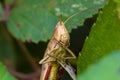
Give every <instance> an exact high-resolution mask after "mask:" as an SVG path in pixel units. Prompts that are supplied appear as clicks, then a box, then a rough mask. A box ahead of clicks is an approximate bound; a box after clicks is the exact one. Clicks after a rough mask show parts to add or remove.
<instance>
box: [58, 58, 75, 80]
mask: <svg viewBox="0 0 120 80" xmlns="http://www.w3.org/2000/svg"><path fill="white" fill-rule="evenodd" d="M57 62H58V63H59V64H60V65H61V66H62V67H63V68H64V69H65V70H66V71H67V72H68V74H69V75H70V76H71V78H72V79H73V80H76V74H75V70H74V68H73V67H72V66H71V65H70V64H67V63H66V62H64V61H61V60H57Z"/></svg>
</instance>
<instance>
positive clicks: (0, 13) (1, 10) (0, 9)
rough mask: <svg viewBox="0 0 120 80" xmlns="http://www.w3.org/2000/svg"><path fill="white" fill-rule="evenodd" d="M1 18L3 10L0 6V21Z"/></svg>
mask: <svg viewBox="0 0 120 80" xmlns="http://www.w3.org/2000/svg"><path fill="white" fill-rule="evenodd" d="M2 17H3V9H2V6H1V4H0V20H1V19H2Z"/></svg>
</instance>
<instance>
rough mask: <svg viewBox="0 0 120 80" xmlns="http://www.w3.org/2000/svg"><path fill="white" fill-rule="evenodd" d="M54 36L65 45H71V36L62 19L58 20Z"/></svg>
mask: <svg viewBox="0 0 120 80" xmlns="http://www.w3.org/2000/svg"><path fill="white" fill-rule="evenodd" d="M54 38H55V39H56V40H57V41H60V42H61V43H62V44H63V45H65V46H68V45H69V40H70V36H69V33H68V31H67V29H66V28H65V25H64V23H63V22H62V21H60V22H58V23H57V25H56V27H55V30H54Z"/></svg>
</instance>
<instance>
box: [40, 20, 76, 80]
mask: <svg viewBox="0 0 120 80" xmlns="http://www.w3.org/2000/svg"><path fill="white" fill-rule="evenodd" d="M69 40H70V36H69V33H68V31H67V30H66V28H65V26H64V23H63V22H62V20H60V22H58V23H57V25H56V27H55V30H54V33H53V37H52V39H51V40H50V42H49V44H48V46H47V49H46V51H45V55H44V58H43V59H42V60H41V61H40V62H39V63H40V64H43V65H42V71H41V77H40V80H56V78H57V71H58V70H59V67H60V65H61V66H62V67H64V68H65V69H66V68H67V66H68V65H67V63H66V62H65V61H66V60H67V59H75V58H76V56H75V55H74V54H73V52H72V51H71V50H70V49H68V46H69ZM66 51H67V52H68V53H70V55H71V57H70V56H68V57H67V56H66ZM69 67H70V69H71V66H69ZM49 70H51V71H49ZM73 74H74V72H73ZM48 75H49V76H48ZM70 75H71V74H70ZM74 80H75V79H74Z"/></svg>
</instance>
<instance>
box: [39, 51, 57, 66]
mask: <svg viewBox="0 0 120 80" xmlns="http://www.w3.org/2000/svg"><path fill="white" fill-rule="evenodd" d="M57 50H58V49H53V50H51V51H50V52H49V53H48V54H47V55H48V56H46V57H44V58H43V59H42V60H40V62H39V64H44V63H48V62H51V61H55V60H53V59H48V58H50V57H49V54H53V53H55V52H56V51H57Z"/></svg>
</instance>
